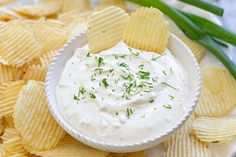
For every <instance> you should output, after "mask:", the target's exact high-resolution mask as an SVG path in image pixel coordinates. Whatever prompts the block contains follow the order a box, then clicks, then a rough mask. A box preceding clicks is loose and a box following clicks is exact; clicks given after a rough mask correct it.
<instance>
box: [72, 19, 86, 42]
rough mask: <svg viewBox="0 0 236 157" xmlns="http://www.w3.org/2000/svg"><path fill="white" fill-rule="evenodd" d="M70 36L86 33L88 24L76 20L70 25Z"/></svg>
mask: <svg viewBox="0 0 236 157" xmlns="http://www.w3.org/2000/svg"><path fill="white" fill-rule="evenodd" d="M68 28H69V38H70V39H72V38H74V37H77V36H80V35H82V34H85V33H86V30H87V24H86V23H81V22H74V23H71V24H70V25H69V27H68Z"/></svg>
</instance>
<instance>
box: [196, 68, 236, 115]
mask: <svg viewBox="0 0 236 157" xmlns="http://www.w3.org/2000/svg"><path fill="white" fill-rule="evenodd" d="M201 74H202V93H201V97H200V100H199V103H198V105H197V108H196V115H197V116H210V117H221V116H224V115H226V114H227V113H228V112H230V111H231V110H232V109H233V108H234V107H236V81H235V79H234V78H233V76H232V75H231V74H230V73H229V72H228V70H227V69H226V68H224V67H220V66H213V65H207V66H204V67H203V68H202V69H201Z"/></svg>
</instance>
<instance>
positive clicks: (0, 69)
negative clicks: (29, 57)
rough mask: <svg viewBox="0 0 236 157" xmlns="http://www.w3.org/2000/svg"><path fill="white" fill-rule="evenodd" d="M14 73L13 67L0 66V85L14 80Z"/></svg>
mask: <svg viewBox="0 0 236 157" xmlns="http://www.w3.org/2000/svg"><path fill="white" fill-rule="evenodd" d="M0 54H1V52H0ZM16 71H17V69H16V68H14V67H11V66H7V65H3V64H0V83H1V82H6V81H12V80H14V79H15V77H16Z"/></svg>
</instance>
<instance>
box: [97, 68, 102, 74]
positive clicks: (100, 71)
mask: <svg viewBox="0 0 236 157" xmlns="http://www.w3.org/2000/svg"><path fill="white" fill-rule="evenodd" d="M102 70H103V69H102V68H96V69H95V71H99V74H101V73H102Z"/></svg>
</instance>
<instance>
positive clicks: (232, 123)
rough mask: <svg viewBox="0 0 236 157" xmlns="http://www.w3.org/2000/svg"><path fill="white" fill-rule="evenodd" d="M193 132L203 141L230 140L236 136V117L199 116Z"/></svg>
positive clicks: (224, 141) (223, 141)
mask: <svg viewBox="0 0 236 157" xmlns="http://www.w3.org/2000/svg"><path fill="white" fill-rule="evenodd" d="M193 132H194V134H195V135H196V136H197V137H198V138H199V139H200V140H201V141H203V142H213V143H218V142H221V143H226V142H229V141H230V140H232V139H233V138H234V137H235V136H236V117H234V118H213V117H200V118H197V119H196V120H195V122H194V123H193Z"/></svg>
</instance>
